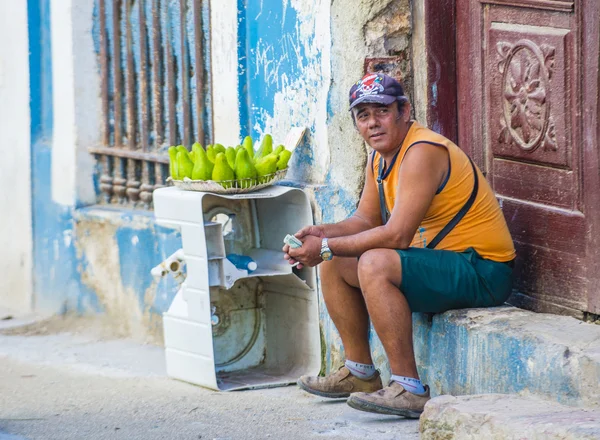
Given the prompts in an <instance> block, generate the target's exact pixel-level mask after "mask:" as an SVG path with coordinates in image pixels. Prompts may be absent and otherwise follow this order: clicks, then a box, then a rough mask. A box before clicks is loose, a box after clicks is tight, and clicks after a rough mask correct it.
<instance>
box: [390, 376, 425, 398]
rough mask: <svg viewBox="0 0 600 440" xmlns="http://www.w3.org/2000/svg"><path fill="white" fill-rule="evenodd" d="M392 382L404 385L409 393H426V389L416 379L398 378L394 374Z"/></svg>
mask: <svg viewBox="0 0 600 440" xmlns="http://www.w3.org/2000/svg"><path fill="white" fill-rule="evenodd" d="M392 380H393V381H394V382H398V383H399V384H400V385H402V386H403V387H404V389H405V390H406V391H408V392H409V393H413V394H423V393H424V392H425V387H424V386H423V384H422V383H421V381H420V380H419V379H415V378H413V377H404V376H396V375H395V374H392Z"/></svg>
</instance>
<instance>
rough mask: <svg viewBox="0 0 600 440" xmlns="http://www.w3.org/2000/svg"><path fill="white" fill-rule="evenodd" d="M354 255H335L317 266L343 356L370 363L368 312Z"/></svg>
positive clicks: (326, 303) (328, 310)
mask: <svg viewBox="0 0 600 440" xmlns="http://www.w3.org/2000/svg"><path fill="white" fill-rule="evenodd" d="M357 263H358V261H357V259H356V258H343V257H341V258H338V257H336V258H334V259H333V260H331V261H326V262H323V263H322V264H321V265H320V266H319V267H320V269H321V270H320V275H321V288H322V292H323V298H324V299H325V305H326V306H327V312H328V313H329V316H330V317H331V320H332V321H333V323H334V324H335V328H337V330H338V332H339V333H340V336H341V338H342V342H343V343H344V350H345V352H346V357H347V358H348V359H352V360H353V361H355V362H360V363H362V364H371V363H373V361H372V359H371V350H370V348H369V314H368V313H367V307H366V305H365V300H364V298H363V295H362V292H361V290H360V288H359V284H358V273H357V268H358V264H357Z"/></svg>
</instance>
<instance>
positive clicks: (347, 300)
mask: <svg viewBox="0 0 600 440" xmlns="http://www.w3.org/2000/svg"><path fill="white" fill-rule="evenodd" d="M357 267H358V265H357V260H356V258H342V257H335V258H334V259H333V260H331V261H327V262H324V263H322V264H321V265H320V269H321V270H320V275H321V287H322V291H323V298H324V299H325V304H326V306H327V311H328V312H329V316H330V317H331V320H332V321H333V323H334V324H335V326H336V328H337V330H338V332H339V333H340V336H341V338H342V342H343V344H344V350H345V352H346V365H345V367H343V368H340V369H339V370H338V371H337V372H334V373H332V374H330V375H329V376H327V377H324V378H321V377H315V376H302V377H301V378H300V379H299V380H298V385H299V386H300V387H301V388H302V389H304V390H305V391H308V392H310V393H313V394H317V395H319V396H323V397H332V398H337V397H348V396H349V395H350V393H352V392H357V391H367V392H373V391H376V390H379V389H381V388H382V384H381V378H380V376H379V372H377V371H376V370H375V369H374V367H373V366H372V365H371V364H372V363H373V361H372V359H371V350H370V348H369V314H368V313H367V307H366V305H365V300H364V298H363V295H362V292H361V290H360V289H359V287H358V285H359V284H358V274H357ZM360 364H362V365H360ZM349 368H353V371H352V373H351V372H350V370H349ZM361 369H362V370H361ZM367 371H370V373H368V374H366V372H367Z"/></svg>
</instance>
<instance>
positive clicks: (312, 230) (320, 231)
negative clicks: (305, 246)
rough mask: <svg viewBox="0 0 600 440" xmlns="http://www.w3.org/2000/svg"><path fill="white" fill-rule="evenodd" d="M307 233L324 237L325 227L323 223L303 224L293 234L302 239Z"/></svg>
mask: <svg viewBox="0 0 600 440" xmlns="http://www.w3.org/2000/svg"><path fill="white" fill-rule="evenodd" d="M307 235H314V236H315V237H319V238H325V228H324V227H323V225H313V226H305V227H303V228H302V229H300V230H299V231H298V232H296V233H295V234H294V236H295V237H296V238H299V239H301V240H302V239H303V238H304V237H306V236H307Z"/></svg>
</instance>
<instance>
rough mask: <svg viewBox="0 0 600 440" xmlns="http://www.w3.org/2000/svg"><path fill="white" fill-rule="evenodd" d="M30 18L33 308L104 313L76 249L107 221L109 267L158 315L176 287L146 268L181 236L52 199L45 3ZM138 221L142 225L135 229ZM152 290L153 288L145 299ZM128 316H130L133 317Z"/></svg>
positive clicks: (35, 1)
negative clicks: (110, 229) (112, 246)
mask: <svg viewBox="0 0 600 440" xmlns="http://www.w3.org/2000/svg"><path fill="white" fill-rule="evenodd" d="M28 21H29V24H28V26H29V51H30V78H31V85H30V87H31V102H30V111H31V157H32V164H31V177H32V198H33V200H32V210H33V213H32V217H33V243H34V249H33V256H34V257H33V258H34V264H33V271H34V274H33V275H34V305H35V307H36V309H37V310H39V311H46V312H59V313H65V312H70V311H76V312H80V313H84V312H102V311H104V310H106V309H107V304H105V303H103V302H102V301H101V298H99V297H98V295H97V290H96V289H95V288H94V286H92V285H91V284H93V285H96V282H99V283H102V280H95V281H94V282H92V283H90V279H92V280H93V277H94V273H93V271H94V269H95V268H94V267H92V266H91V265H90V261H89V259H88V256H89V255H88V252H89V251H91V250H92V249H90V248H89V247H88V248H86V247H85V246H82V244H81V243H82V242H86V240H83V237H81V236H78V235H77V234H78V232H79V233H80V234H81V233H91V234H94V233H97V234H98V235H97V236H96V237H94V238H95V239H97V240H98V242H101V241H103V240H105V239H106V238H107V237H104V236H102V234H101V233H99V232H97V231H94V230H89V229H88V230H87V232H86V230H85V228H81V224H82V223H85V224H90V223H94V222H97V223H98V224H101V223H102V222H104V223H106V222H107V221H108V222H109V223H111V224H112V225H113V226H114V231H115V232H114V233H113V234H112V236H111V237H108V238H110V239H112V240H114V241H115V242H116V243H117V244H118V261H110V262H107V264H108V265H109V266H110V267H109V268H115V270H117V271H119V278H120V280H121V281H122V284H123V286H122V287H123V289H125V290H134V291H135V292H136V294H137V295H138V305H139V308H140V310H141V311H142V313H143V314H149V315H154V316H156V317H159V316H160V314H161V313H162V312H163V311H165V310H166V309H167V307H168V305H169V304H170V302H171V300H172V298H173V296H174V295H175V292H176V286H175V285H174V282H173V281H172V280H161V281H159V282H155V281H154V280H153V279H152V278H151V276H150V269H151V268H152V267H153V266H155V265H156V264H158V263H160V262H161V261H162V260H163V259H165V258H166V257H167V256H169V255H170V254H171V253H173V252H174V251H175V250H177V249H178V248H180V247H181V238H180V235H179V233H177V232H175V231H173V230H171V229H166V228H161V227H158V226H156V225H155V224H154V222H153V220H152V214H151V213H147V212H143V211H132V210H114V211H111V210H110V209H105V208H99V207H96V208H85V207H83V206H61V205H58V204H56V203H54V202H53V201H52V179H51V167H52V154H51V153H52V60H51V44H52V43H51V32H50V1H49V0H29V1H28ZM100 214H102V215H100ZM107 219H108V220H107ZM140 224H142V225H143V227H141V228H140V226H139V225H140ZM92 229H93V228H92ZM134 236H135V237H136V239H135V240H134V239H133V237H134ZM88 242H89V241H88ZM96 269H97V268H96ZM113 287H116V286H113ZM150 288H152V289H154V291H153V294H152V295H150V298H151V301H150V302H148V299H149V297H148V296H147V294H148V289H150ZM108 308H110V307H108ZM131 312H132V313H131V315H132V316H134V315H136V313H134V311H131ZM135 312H137V311H135ZM148 322H153V320H152V319H149V320H148Z"/></svg>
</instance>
